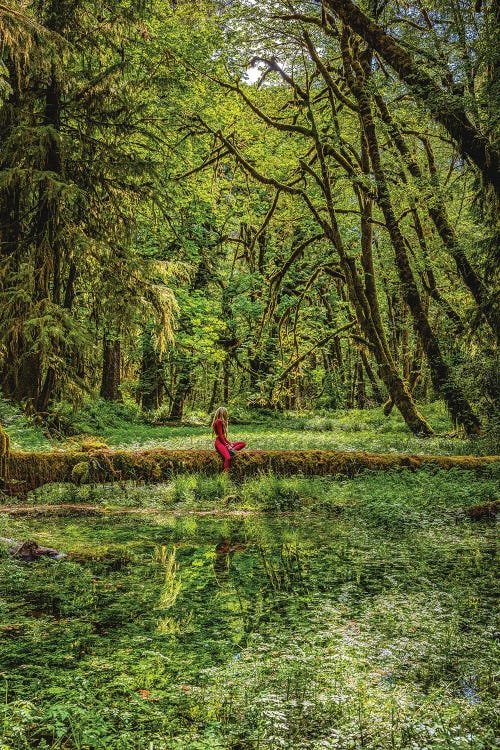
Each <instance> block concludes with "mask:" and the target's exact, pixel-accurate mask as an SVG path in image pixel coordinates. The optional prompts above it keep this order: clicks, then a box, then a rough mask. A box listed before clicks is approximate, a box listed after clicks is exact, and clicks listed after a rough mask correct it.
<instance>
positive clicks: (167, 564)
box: [0, 507, 498, 750]
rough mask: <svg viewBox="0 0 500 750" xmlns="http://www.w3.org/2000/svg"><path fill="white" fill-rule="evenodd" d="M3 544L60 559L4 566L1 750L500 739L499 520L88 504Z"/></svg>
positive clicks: (394, 744) (6, 530) (27, 521)
mask: <svg viewBox="0 0 500 750" xmlns="http://www.w3.org/2000/svg"><path fill="white" fill-rule="evenodd" d="M1 533H2V534H3V535H6V536H9V537H12V538H17V539H27V538H36V539H37V540H38V541H40V542H41V543H50V545H51V546H54V547H57V548H59V549H64V550H65V551H66V553H67V556H66V557H65V558H63V559H60V560H48V559H40V560H39V561H37V562H35V563H31V564H28V563H23V562H21V561H19V560H15V559H11V558H10V557H8V556H7V555H5V556H4V558H3V559H2V604H1V622H2V626H1V628H2V629H1V634H2V650H1V657H0V668H1V673H2V677H3V681H4V686H3V694H4V702H3V703H4V705H3V709H2V710H3V714H4V716H3V738H2V742H1V743H0V746H1V747H2V748H5V749H7V748H9V749H13V750H18V748H19V749H20V748H27V747H33V748H35V747H36V748H82V749H86V748H123V749H125V748H126V749H127V750H128V749H129V748H144V750H160V749H163V748H165V749H167V748H168V749H170V748H172V749H175V750H195V749H198V748H227V749H228V750H229V749H230V748H233V750H238V749H239V750H247V749H248V750H250V749H252V750H253V749H254V748H262V749H264V748H265V749H266V750H274V749H275V748H276V750H277V749H278V748H307V749H309V748H310V749H314V750H319V749H320V748H321V749H322V750H325V749H327V748H337V749H339V750H344V749H346V750H347V749H348V748H384V749H385V748H418V749H419V750H423V749H424V748H447V749H449V748H453V749H461V748H464V749H465V748H474V749H475V750H479V749H480V748H481V749H484V750H486V749H487V748H488V749H489V748H493V747H494V743H495V739H494V738H495V735H496V728H497V727H495V702H494V698H495V695H494V673H495V650H494V648H495V636H496V635H497V634H498V631H497V630H496V629H495V622H494V616H495V604H496V600H495V595H497V594H498V588H497V584H496V580H495V562H496V561H495V550H496V546H495V544H496V536H495V526H494V524H491V523H487V522H482V523H479V524H471V523H468V522H467V523H466V522H463V521H460V522H455V521H454V520H453V516H452V515H451V514H450V515H448V516H446V517H439V516H438V517H432V515H431V514H430V513H428V514H420V515H419V516H418V518H417V517H409V518H408V520H407V522H405V521H404V519H399V521H398V522H397V523H395V524H391V523H387V522H381V518H380V517H378V518H373V517H372V516H371V514H370V513H369V512H368V511H367V510H366V508H365V509H364V510H363V509H360V508H348V507H344V508H334V509H332V510H331V511H329V512H323V513H312V512H309V513H305V514H304V513H297V512H290V513H286V514H280V515H278V514H269V513H267V514H266V513H260V512H252V511H247V512H242V511H237V510H235V511H230V510H226V511H224V512H223V513H220V512H217V511H214V512H213V513H212V514H210V513H209V514H206V515H199V514H197V513H196V512H195V511H192V510H181V511H178V512H177V513H174V512H169V511H165V512H162V511H160V510H157V511H154V512H150V513H144V512H128V513H116V514H113V513H109V514H107V515H105V516H103V515H102V514H95V515H92V514H90V511H89V514H88V515H84V516H74V515H66V516H64V515H61V516H56V517H51V518H50V520H48V519H47V518H46V517H42V516H27V517H9V518H8V519H7V520H4V521H3V524H2V531H1ZM497 627H498V626H497Z"/></svg>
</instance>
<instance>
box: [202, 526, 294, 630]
mask: <svg viewBox="0 0 500 750" xmlns="http://www.w3.org/2000/svg"><path fill="white" fill-rule="evenodd" d="M247 534H248V528H247V527H246V525H245V524H241V526H239V527H237V528H233V529H230V530H229V531H228V532H227V533H226V534H225V535H224V537H221V538H220V539H219V541H218V543H217V545H216V548H215V553H216V555H215V560H214V573H215V576H216V580H217V583H218V585H219V586H220V587H221V588H222V589H223V590H224V597H225V599H226V606H229V608H230V609H232V612H233V616H234V615H235V614H236V612H238V613H239V617H241V625H242V630H243V632H244V633H245V634H249V633H251V632H254V631H256V630H258V629H259V626H260V625H261V623H263V622H265V621H266V620H268V619H269V617H270V616H271V613H272V612H273V611H274V610H276V608H277V607H278V608H279V603H280V602H281V601H282V598H283V594H284V593H286V594H289V593H290V592H294V593H295V594H302V593H305V592H306V591H307V584H306V581H305V577H304V566H303V555H302V553H301V549H300V546H299V544H297V543H291V542H284V541H279V540H277V539H276V538H275V537H276V529H274V530H273V534H272V536H274V539H272V538H270V539H267V538H266V537H267V536H268V535H267V534H264V539H255V537H254V538H253V539H249V538H248V537H247ZM252 536H254V535H253V534H252ZM255 536H257V537H258V536H260V535H259V534H256V535H255ZM235 553H240V554H237V555H235ZM231 601H232V602H233V605H235V609H233V606H232V605H231V604H230V602H231Z"/></svg>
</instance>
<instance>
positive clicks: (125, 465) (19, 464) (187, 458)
mask: <svg viewBox="0 0 500 750" xmlns="http://www.w3.org/2000/svg"><path fill="white" fill-rule="evenodd" d="M499 460H500V459H499V458H498V457H494V456H490V457H484V456H482V457H477V456H417V455H414V456H411V455H407V454H400V453H390V454H385V453H365V452H362V451H322V450H305V451H245V452H244V453H240V454H238V455H237V456H235V457H234V458H233V461H232V466H231V476H232V477H234V478H235V479H243V478H244V477H247V476H251V475H255V474H260V473H267V472H273V473H274V474H278V475H283V476H290V475H294V474H304V475H306V476H315V475H318V476H335V475H336V476H339V475H341V476H346V477H353V476H355V475H356V474H359V473H360V472H361V471H366V470H368V471H389V470H391V469H395V468H401V469H409V470H411V471H414V470H416V469H419V468H420V467H422V466H425V465H429V466H434V467H436V468H442V469H453V468H459V469H460V468H461V469H465V470H469V471H477V472H481V471H482V470H483V469H485V468H487V467H488V466H491V465H492V464H493V463H495V462H498V461H499ZM9 467H10V481H9V484H8V485H7V486H6V489H7V491H8V492H10V493H11V494H18V493H19V492H25V491H26V490H27V489H34V488H35V487H39V486H40V485H43V484H48V483H50V482H77V483H85V482H110V481H121V480H130V479H133V480H139V481H144V482H162V481H167V480H168V479H170V478H171V477H172V476H174V475H176V474H185V473H194V472H199V473H202V474H219V473H220V472H221V471H222V464H221V461H220V458H219V456H218V455H217V454H216V453H215V451H210V450H165V449H161V448H157V449H151V450H140V451H112V450H94V451H92V452H83V451H53V452H44V453H25V452H21V451H13V452H11V454H10V458H9Z"/></svg>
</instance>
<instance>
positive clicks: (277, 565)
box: [257, 542, 307, 592]
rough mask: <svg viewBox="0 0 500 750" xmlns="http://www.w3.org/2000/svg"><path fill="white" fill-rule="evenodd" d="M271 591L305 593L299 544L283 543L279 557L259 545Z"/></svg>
mask: <svg viewBox="0 0 500 750" xmlns="http://www.w3.org/2000/svg"><path fill="white" fill-rule="evenodd" d="M257 549H258V552H259V556H260V559H261V561H262V567H263V568H264V571H265V574H266V577H267V580H268V583H269V587H270V589H271V591H297V592H299V591H305V590H306V589H307V586H306V584H305V581H304V577H303V565H302V559H301V555H300V548H299V545H298V544H287V543H285V542H283V543H282V544H281V547H280V550H279V556H276V555H275V554H274V555H273V554H270V553H269V550H267V551H266V549H265V547H263V546H262V545H260V544H259V545H257Z"/></svg>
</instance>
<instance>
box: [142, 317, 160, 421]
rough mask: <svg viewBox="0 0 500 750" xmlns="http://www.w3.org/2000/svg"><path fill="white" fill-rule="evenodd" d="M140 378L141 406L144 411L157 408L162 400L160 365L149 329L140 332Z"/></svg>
mask: <svg viewBox="0 0 500 750" xmlns="http://www.w3.org/2000/svg"><path fill="white" fill-rule="evenodd" d="M141 338H142V357H141V378H140V382H139V393H140V399H141V407H142V409H143V410H144V411H151V410H152V409H158V408H159V407H160V406H161V404H162V401H163V378H162V374H163V373H162V366H161V362H160V358H159V356H158V353H157V351H156V350H155V348H154V345H153V340H152V335H151V330H150V329H149V328H145V329H144V330H143V332H142V337H141Z"/></svg>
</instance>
